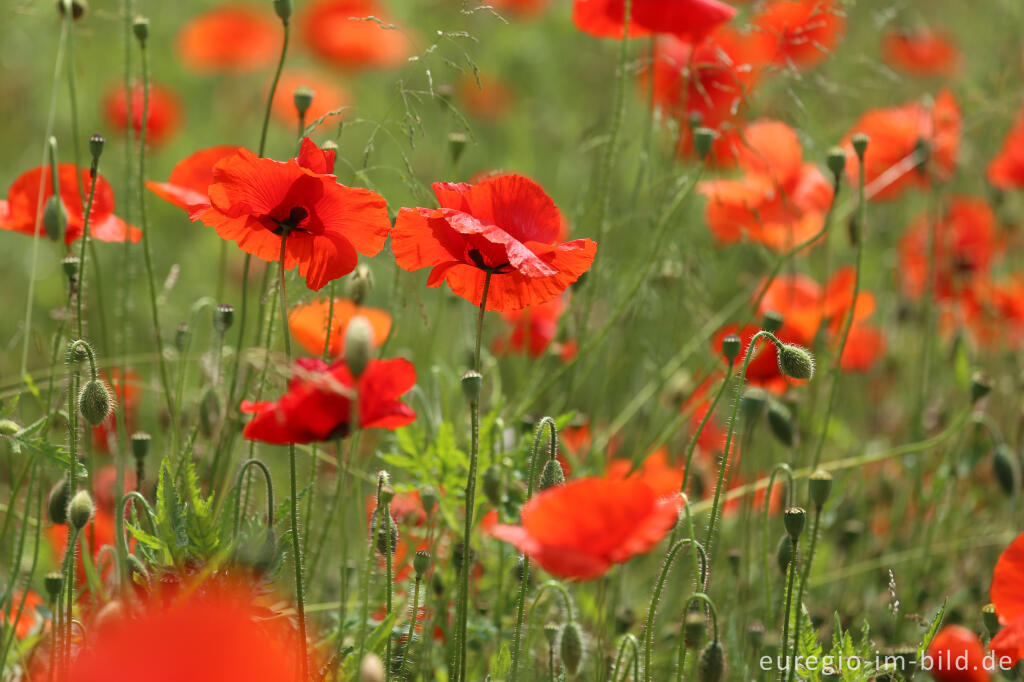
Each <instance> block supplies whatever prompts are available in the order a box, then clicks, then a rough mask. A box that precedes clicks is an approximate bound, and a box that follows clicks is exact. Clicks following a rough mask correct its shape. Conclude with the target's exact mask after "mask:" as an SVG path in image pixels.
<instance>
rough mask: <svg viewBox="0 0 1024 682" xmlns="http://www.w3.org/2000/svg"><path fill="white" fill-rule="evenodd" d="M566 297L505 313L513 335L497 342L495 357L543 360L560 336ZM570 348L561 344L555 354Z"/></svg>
mask: <svg viewBox="0 0 1024 682" xmlns="http://www.w3.org/2000/svg"><path fill="white" fill-rule="evenodd" d="M565 307H566V306H565V300H564V297H562V296H559V297H557V298H553V299H551V300H550V301H548V302H547V303H541V304H540V305H536V306H531V307H529V308H523V309H522V310H511V311H508V312H504V313H502V314H501V315H502V317H503V318H505V322H507V323H508V325H509V327H510V328H511V329H510V332H509V334H508V336H507V337H504V338H498V339H496V340H495V342H494V352H495V353H527V354H529V355H530V356H532V357H535V358H539V357H542V356H543V355H544V354H545V353H547V352H548V350H549V349H550V348H551V344H552V342H554V340H555V335H556V334H557V333H558V319H559V318H560V317H561V316H562V313H563V312H564V311H565ZM567 345H568V344H558V345H557V347H556V348H555V350H556V351H557V352H559V354H561V353H562V352H564V351H565V346H567Z"/></svg>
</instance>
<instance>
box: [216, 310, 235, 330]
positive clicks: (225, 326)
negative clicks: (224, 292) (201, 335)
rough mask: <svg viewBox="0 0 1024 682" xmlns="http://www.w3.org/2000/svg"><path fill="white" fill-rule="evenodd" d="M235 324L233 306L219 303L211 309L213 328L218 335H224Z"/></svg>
mask: <svg viewBox="0 0 1024 682" xmlns="http://www.w3.org/2000/svg"><path fill="white" fill-rule="evenodd" d="M234 323H235V306H233V305H230V304H228V303H221V304H219V305H218V306H217V307H216V308H214V309H213V328H214V330H215V331H216V332H217V333H218V334H225V333H227V331H228V330H229V329H231V325H233V324H234Z"/></svg>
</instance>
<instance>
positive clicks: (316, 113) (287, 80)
mask: <svg viewBox="0 0 1024 682" xmlns="http://www.w3.org/2000/svg"><path fill="white" fill-rule="evenodd" d="M298 87H307V88H310V89H312V90H313V103H312V104H310V105H309V109H307V110H306V125H309V124H310V123H312V122H313V121H315V120H317V119H318V118H320V117H321V116H323V115H325V114H327V113H328V112H331V111H335V110H337V109H340V108H342V107H344V106H348V105H349V104H350V103H351V102H352V95H351V94H350V93H349V92H348V91H347V90H346V89H345V88H343V87H342V86H341V85H339V84H338V83H337V82H336V81H335V80H334V79H332V78H330V77H327V76H322V75H319V74H317V73H315V72H312V71H285V72H284V73H282V74H281V79H280V81H278V83H277V90H276V91H275V92H274V102H273V105H272V109H271V110H272V111H273V113H274V116H276V117H277V120H278V121H280V122H281V123H284V124H285V125H289V126H293V127H294V126H296V125H297V124H298V122H299V112H298V111H296V109H295V89H296V88H298ZM339 115H340V114H339Z"/></svg>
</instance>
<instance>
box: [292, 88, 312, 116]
mask: <svg viewBox="0 0 1024 682" xmlns="http://www.w3.org/2000/svg"><path fill="white" fill-rule="evenodd" d="M314 97H316V92H314V91H313V88H310V87H306V86H305V85H300V86H299V87H297V88H295V91H294V92H293V93H292V101H293V102H294V103H295V111H297V112H299V116H300V117H303V116H305V115H306V112H307V111H309V107H310V105H311V104H313V98H314Z"/></svg>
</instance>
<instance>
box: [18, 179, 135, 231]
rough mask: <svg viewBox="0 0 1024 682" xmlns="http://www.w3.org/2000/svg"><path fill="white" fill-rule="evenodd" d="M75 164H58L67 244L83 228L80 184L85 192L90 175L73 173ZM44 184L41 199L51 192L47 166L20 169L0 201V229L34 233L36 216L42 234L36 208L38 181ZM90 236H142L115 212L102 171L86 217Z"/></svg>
mask: <svg viewBox="0 0 1024 682" xmlns="http://www.w3.org/2000/svg"><path fill="white" fill-rule="evenodd" d="M75 175H76V172H75V165H74V164H72V163H60V164H57V183H58V184H59V185H60V200H61V202H62V203H63V204H64V208H65V210H66V213H67V225H66V226H65V231H64V242H65V243H67V244H70V243H71V242H73V241H75V240H76V239H78V238H79V237H81V236H82V230H83V229H84V216H85V202H83V201H82V198H81V195H80V194H79V184H78V182H79V181H81V187H82V188H83V191H85V192H88V191H89V187H90V183H91V182H92V179H91V178H90V177H89V169H87V168H82V169H79V170H78V177H77V178H76V177H75ZM40 183H42V185H43V203H42V206H46V202H47V200H49V198H50V197H51V196H53V181H52V179H51V173H50V167H49V166H43V167H39V168H33V169H32V170H30V171H26V172H25V173H22V174H21V175H19V176H18V177H17V179H15V181H14V183H13V184H12V185H11V187H10V189H8V190H7V201H0V229H4V230H11V231H13V232H21V233H22V234H28V235H34V234H36V220H37V218H38V219H39V221H40V224H39V234H41V235H45V234H46V232H45V231H44V228H43V225H42V216H40V215H39V214H38V213H37V212H36V208H37V207H38V206H39V205H40V204H39V185H40ZM89 236H90V237H91V238H92V239H98V240H99V241H101V242H123V241H124V240H125V239H130V240H131V241H133V242H137V241H139V240H140V239H142V232H140V231H139V229H138V228H137V227H135V226H134V225H128V224H127V223H126V222H124V221H123V220H121V219H120V218H118V217H117V216H116V215H114V190H113V189H112V188H111V187H110V183H109V182H107V180H106V178H104V177H103V176H102V175H100V176H98V177H97V180H96V196H95V197H94V198H93V203H92V212H91V214H90V218H89Z"/></svg>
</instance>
